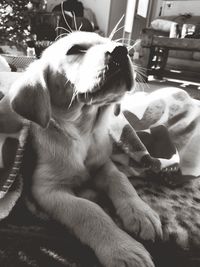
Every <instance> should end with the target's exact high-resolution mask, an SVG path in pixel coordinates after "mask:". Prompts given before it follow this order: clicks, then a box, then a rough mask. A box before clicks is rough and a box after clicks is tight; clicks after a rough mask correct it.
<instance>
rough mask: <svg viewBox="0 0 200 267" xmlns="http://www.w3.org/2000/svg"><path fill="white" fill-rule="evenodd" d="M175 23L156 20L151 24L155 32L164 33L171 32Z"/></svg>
mask: <svg viewBox="0 0 200 267" xmlns="http://www.w3.org/2000/svg"><path fill="white" fill-rule="evenodd" d="M173 23H174V22H173V21H170V20H165V19H155V20H153V21H152V22H151V27H152V28H153V29H154V30H160V31H164V32H170V29H171V26H172V24H173Z"/></svg>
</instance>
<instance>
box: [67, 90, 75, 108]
mask: <svg viewBox="0 0 200 267" xmlns="http://www.w3.org/2000/svg"><path fill="white" fill-rule="evenodd" d="M76 96H77V93H76V92H75V91H74V92H73V94H72V98H71V101H70V103H69V106H68V109H70V107H71V106H72V103H73V101H74V99H75V97H76Z"/></svg>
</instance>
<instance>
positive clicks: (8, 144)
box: [0, 93, 29, 200]
mask: <svg viewBox="0 0 200 267" xmlns="http://www.w3.org/2000/svg"><path fill="white" fill-rule="evenodd" d="M3 97H4V95H3V94H2V93H0V99H1V100H0V105H1V104H2V103H3V102H2V100H3ZM6 115H7V117H8V118H9V119H10V116H9V115H10V114H6ZM0 116H1V118H0V200H1V199H2V198H4V197H5V195H6V194H7V192H8V191H9V190H10V189H11V187H12V185H13V183H14V182H15V180H16V179H17V177H18V176H19V174H20V167H21V163H22V159H23V154H24V146H25V143H26V138H27V135H28V129H29V125H28V123H27V124H24V125H23V126H22V128H21V129H20V130H18V132H12V130H13V131H14V128H13V125H10V129H9V123H10V124H11V122H12V121H10V122H9V119H8V120H6V119H5V118H3V119H2V117H3V116H5V114H3V111H2V110H1V112H0ZM5 123H6V129H7V131H8V132H9V133H5V131H4V130H5V125H4V124H5ZM11 129H12V130H11ZM1 130H3V132H2V133H1Z"/></svg>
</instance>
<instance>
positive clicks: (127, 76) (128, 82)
mask: <svg viewBox="0 0 200 267" xmlns="http://www.w3.org/2000/svg"><path fill="white" fill-rule="evenodd" d="M132 86H133V70H132V67H131V63H130V59H129V57H128V54H127V50H126V48H125V47H123V46H120V47H116V48H115V49H114V51H113V52H112V53H111V54H110V55H108V59H107V64H106V65H105V68H104V69H103V70H102V71H101V73H100V75H99V77H98V83H97V84H95V85H94V87H93V88H92V90H90V91H87V92H84V93H79V94H78V100H79V101H80V102H82V103H85V104H101V103H102V102H104V103H107V104H109V103H112V102H116V101H118V100H119V99H120V98H121V97H122V96H123V95H124V93H125V92H126V91H130V90H131V89H132Z"/></svg>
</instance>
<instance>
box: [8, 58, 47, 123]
mask: <svg viewBox="0 0 200 267" xmlns="http://www.w3.org/2000/svg"><path fill="white" fill-rule="evenodd" d="M47 71H48V69H47V67H46V68H45V67H43V66H41V64H40V60H38V61H37V62H34V63H32V64H31V66H30V67H29V68H28V69H27V71H25V72H24V73H23V74H22V76H21V77H20V78H19V79H18V80H17V81H16V82H15V83H14V84H13V85H12V87H11V90H10V92H9V96H10V101H11V107H12V108H13V110H14V111H15V112H16V113H18V114H19V115H21V116H22V117H24V118H26V119H28V120H30V121H33V122H35V123H37V124H39V125H40V126H42V127H44V128H46V127H47V126H48V124H49V121H50V118H51V106H50V96H49V92H48V85H47Z"/></svg>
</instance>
